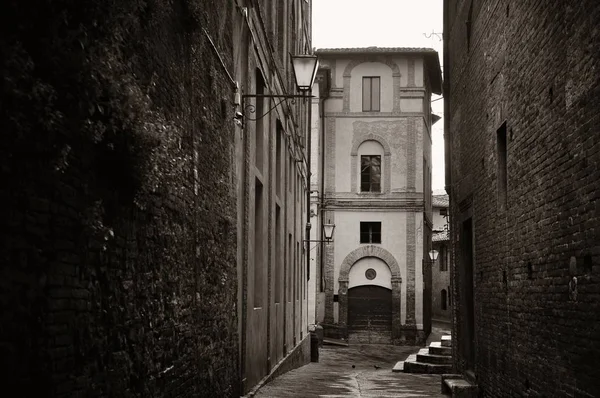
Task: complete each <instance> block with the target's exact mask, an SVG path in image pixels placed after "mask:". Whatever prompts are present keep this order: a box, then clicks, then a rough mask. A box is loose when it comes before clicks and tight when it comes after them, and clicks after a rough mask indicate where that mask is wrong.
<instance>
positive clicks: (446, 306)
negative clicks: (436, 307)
mask: <svg viewBox="0 0 600 398" xmlns="http://www.w3.org/2000/svg"><path fill="white" fill-rule="evenodd" d="M447 299H448V297H447V293H446V289H442V310H444V311H445V310H446V309H447V308H448V303H447V302H446V300H447Z"/></svg>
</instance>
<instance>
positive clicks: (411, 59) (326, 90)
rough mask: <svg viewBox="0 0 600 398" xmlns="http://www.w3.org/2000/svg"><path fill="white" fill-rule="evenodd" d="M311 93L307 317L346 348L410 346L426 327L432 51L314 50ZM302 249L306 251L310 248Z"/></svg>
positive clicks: (435, 85)
mask: <svg viewBox="0 0 600 398" xmlns="http://www.w3.org/2000/svg"><path fill="white" fill-rule="evenodd" d="M317 54H318V56H319V60H320V65H321V70H320V72H319V75H318V80H317V83H316V84H315V87H314V89H313V93H314V95H315V96H318V100H314V101H313V117H312V120H313V123H312V125H311V128H312V129H311V130H312V134H313V139H312V142H313V145H312V160H313V165H312V166H313V167H312V169H313V178H312V180H311V192H312V201H313V204H312V211H311V223H312V224H314V225H315V228H314V231H315V232H314V235H313V237H315V238H317V239H322V238H323V235H322V232H321V230H322V226H323V225H325V224H335V230H334V236H333V241H332V242H330V243H317V244H316V245H315V246H316V247H315V248H314V255H311V259H314V260H313V264H314V269H315V273H316V274H317V276H318V278H319V279H318V286H316V287H315V289H316V294H317V300H316V303H315V308H316V310H315V312H316V314H317V315H316V318H317V320H318V321H319V323H321V324H322V325H323V327H324V329H325V334H326V335H329V336H332V337H340V338H347V339H348V340H349V341H350V343H394V344H402V343H406V344H414V343H416V342H422V341H424V339H425V338H426V336H427V334H428V333H429V331H430V328H431V323H430V320H431V313H430V311H431V303H430V294H431V293H430V290H431V272H430V271H431V270H430V268H429V267H428V266H426V265H425V266H424V260H426V259H427V258H428V257H427V252H428V251H429V250H430V249H431V247H430V242H431V228H432V218H431V217H432V213H431V126H432V123H433V120H436V119H437V118H436V117H435V116H433V117H432V114H431V107H430V100H431V94H432V93H438V94H439V93H441V85H442V82H441V72H440V66H439V60H438V56H437V53H436V52H435V51H433V50H429V49H419V48H377V47H370V48H348V49H320V50H318V51H317ZM311 249H312V248H311Z"/></svg>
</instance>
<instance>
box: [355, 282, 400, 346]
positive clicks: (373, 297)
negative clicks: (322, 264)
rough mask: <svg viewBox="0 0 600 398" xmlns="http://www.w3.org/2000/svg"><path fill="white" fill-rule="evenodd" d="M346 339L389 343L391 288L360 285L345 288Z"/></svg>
mask: <svg viewBox="0 0 600 398" xmlns="http://www.w3.org/2000/svg"><path fill="white" fill-rule="evenodd" d="M348 342H349V343H351V344H352V343H354V344H391V343H392V291H391V290H390V289H387V288H385V287H382V286H375V285H363V286H356V287H353V288H350V289H348Z"/></svg>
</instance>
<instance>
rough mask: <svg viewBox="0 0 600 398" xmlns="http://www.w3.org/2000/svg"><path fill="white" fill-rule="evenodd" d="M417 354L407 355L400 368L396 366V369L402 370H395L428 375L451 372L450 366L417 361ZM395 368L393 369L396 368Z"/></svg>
mask: <svg viewBox="0 0 600 398" xmlns="http://www.w3.org/2000/svg"><path fill="white" fill-rule="evenodd" d="M417 355H418V354H412V355H409V356H408V358H406V360H405V361H404V363H403V364H402V366H399V365H398V364H396V366H398V368H400V367H401V368H402V370H397V371H400V372H404V373H430V374H443V373H448V372H450V371H451V370H452V365H444V364H433V363H424V362H419V361H417ZM396 366H395V367H394V368H396Z"/></svg>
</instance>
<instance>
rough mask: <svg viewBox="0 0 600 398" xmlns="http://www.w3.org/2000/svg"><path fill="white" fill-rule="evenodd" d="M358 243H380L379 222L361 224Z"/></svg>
mask: <svg viewBox="0 0 600 398" xmlns="http://www.w3.org/2000/svg"><path fill="white" fill-rule="evenodd" d="M360 243H381V222H379V221H376V222H361V223H360Z"/></svg>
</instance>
